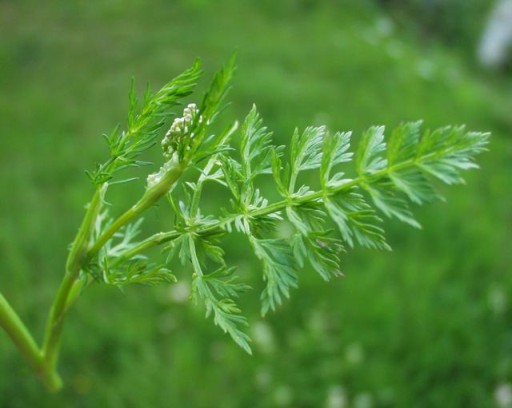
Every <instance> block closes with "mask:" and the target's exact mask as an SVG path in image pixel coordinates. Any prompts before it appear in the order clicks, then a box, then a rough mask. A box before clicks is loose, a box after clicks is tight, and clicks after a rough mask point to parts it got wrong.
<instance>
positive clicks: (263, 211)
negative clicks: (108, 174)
mask: <svg viewBox="0 0 512 408" xmlns="http://www.w3.org/2000/svg"><path fill="white" fill-rule="evenodd" d="M416 165H418V162H417V161H416V160H408V161H404V162H402V163H399V164H397V165H395V166H393V167H390V168H389V167H386V168H384V169H382V170H379V171H376V172H375V173H372V174H367V175H364V176H360V177H357V178H355V179H352V180H350V181H347V182H346V183H344V184H341V185H339V186H337V187H335V188H332V189H330V190H329V191H328V193H327V195H328V196H332V195H336V194H339V193H341V192H342V191H347V190H350V189H351V188H352V187H355V186H358V185H361V184H363V183H365V182H369V181H373V180H378V179H380V178H382V177H385V176H387V175H388V174H391V173H393V172H396V171H400V170H404V169H407V168H409V167H413V166H416ZM325 196H326V192H325V191H315V192H312V193H309V194H306V195H304V196H301V197H293V196H290V197H289V198H286V199H284V200H281V201H278V202H276V203H273V204H270V205H268V206H267V207H264V208H258V209H256V210H252V211H250V212H249V213H247V214H245V216H247V217H250V218H252V217H263V216H265V215H268V214H273V213H276V212H279V211H282V210H284V209H285V208H286V207H289V206H300V205H301V204H303V203H310V202H313V201H315V200H320V199H322V198H323V197H325ZM239 216H240V215H239V214H236V215H231V216H227V217H226V218H223V219H221V220H219V222H217V223H215V224H210V225H208V226H205V227H202V228H198V229H196V230H194V232H195V233H196V234H205V233H208V232H212V231H215V230H217V229H220V228H223V227H224V226H225V225H227V224H230V223H231V222H233V221H234V219H235V218H236V217H239ZM181 235H182V232H180V231H169V232H159V233H157V234H154V235H152V236H150V237H149V238H147V239H145V240H144V241H142V242H141V243H139V244H138V245H137V246H135V247H133V248H131V249H130V250H128V251H126V252H124V253H123V254H121V255H119V257H118V258H117V260H116V264H117V263H120V262H122V261H123V260H126V259H130V258H132V257H134V256H136V255H139V254H140V253H142V252H144V251H145V250H147V249H150V248H153V247H155V246H158V245H162V244H164V243H166V242H170V241H172V240H174V239H176V238H178V237H180V236H181Z"/></svg>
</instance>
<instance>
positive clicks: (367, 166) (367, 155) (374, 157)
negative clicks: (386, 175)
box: [356, 126, 387, 176]
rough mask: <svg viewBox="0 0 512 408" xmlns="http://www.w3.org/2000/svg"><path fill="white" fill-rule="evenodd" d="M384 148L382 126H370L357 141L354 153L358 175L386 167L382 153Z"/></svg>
mask: <svg viewBox="0 0 512 408" xmlns="http://www.w3.org/2000/svg"><path fill="white" fill-rule="evenodd" d="M385 150H386V143H385V142H384V126H372V127H371V128H370V129H368V130H367V131H366V132H365V133H363V136H362V138H361V141H360V142H359V147H358V149H357V154H356V170H357V173H358V174H359V175H360V176H363V175H365V174H371V173H375V172H376V171H379V170H382V169H383V168H385V167H386V164H387V163H386V159H385V158H384V157H382V153H383V152H384V151H385Z"/></svg>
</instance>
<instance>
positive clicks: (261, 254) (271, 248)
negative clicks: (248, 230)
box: [250, 237, 298, 315]
mask: <svg viewBox="0 0 512 408" xmlns="http://www.w3.org/2000/svg"><path fill="white" fill-rule="evenodd" d="M250 242H251V244H252V247H253V249H254V253H255V254H256V256H257V257H258V259H260V260H261V262H262V263H263V279H264V280H265V282H266V286H265V289H264V290H263V293H262V294H261V300H262V308H261V313H262V315H265V314H266V313H267V312H268V311H269V310H275V309H276V308H277V306H279V305H280V304H281V303H282V301H283V298H288V297H289V296H290V289H292V288H295V287H297V280H298V279H297V274H296V272H295V270H296V262H295V259H294V257H293V253H292V250H291V248H290V246H289V244H288V243H287V242H286V241H285V240H280V239H257V238H254V237H250Z"/></svg>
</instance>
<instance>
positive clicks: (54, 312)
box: [43, 188, 102, 371]
mask: <svg viewBox="0 0 512 408" xmlns="http://www.w3.org/2000/svg"><path fill="white" fill-rule="evenodd" d="M101 200H102V189H101V188H99V189H98V190H97V191H96V193H95V194H94V196H93V198H92V200H91V202H90V204H89V207H88V209H87V212H86V214H85V217H84V220H83V221H82V225H81V226H80V229H79V230H78V233H77V236H76V238H75V240H74V241H73V244H72V246H71V251H70V253H69V256H68V260H67V262H66V273H65V275H64V278H63V279H62V282H61V284H60V287H59V290H58V292H57V295H56V297H55V300H54V302H53V305H52V307H51V309H50V314H49V316H48V323H47V325H46V332H45V339H44V345H43V358H44V363H45V365H46V367H47V369H49V370H51V371H54V370H55V368H56V365H57V357H58V353H59V346H60V337H61V333H62V328H63V324H64V316H65V314H66V312H67V311H68V306H69V303H68V298H69V294H70V292H71V291H72V289H73V287H74V285H75V282H76V281H77V280H78V279H79V275H80V270H81V268H82V267H83V265H84V262H85V259H86V256H87V249H88V246H89V243H90V240H91V235H92V232H93V230H94V225H95V222H96V219H97V217H98V213H99V211H100V208H101Z"/></svg>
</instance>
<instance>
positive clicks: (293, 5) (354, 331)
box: [0, 0, 512, 408]
mask: <svg viewBox="0 0 512 408" xmlns="http://www.w3.org/2000/svg"><path fill="white" fill-rule="evenodd" d="M426 3H428V2H426V1H420V0H416V1H397V0H395V1H391V0H389V1H380V2H379V1H376V0H375V1H369V0H368V1H364V0H353V1H349V0H345V1H343V0H338V1H334V0H332V1H327V0H326V1H320V0H318V1H314V0H301V1H293V0H281V1H275V0H273V1H271V0H261V1H258V2H253V1H249V0H247V1H243V0H241V1H235V0H231V1H228V0H219V1H215V2H213V1H207V0H181V1H164V0H155V1H152V2H146V1H142V0H129V1H120V0H102V1H95V2H85V1H78V2H67V1H49V2H36V1H25V0H20V1H9V0H0V189H1V199H0V214H1V216H0V289H1V290H2V292H3V293H4V295H5V296H6V297H7V298H8V299H9V300H10V301H11V302H12V304H13V305H14V306H15V307H16V308H17V310H18V311H19V313H20V314H21V315H22V317H23V318H24V319H26V321H27V324H28V325H29V326H30V327H31V328H32V329H33V330H34V331H35V333H36V335H37V337H38V339H39V338H40V337H41V335H42V332H43V327H44V320H45V316H46V312H47V310H48V308H49V306H50V304H51V301H52V297H53V295H54V293H55V290H56V287H57V285H58V282H59V280H60V278H61V276H62V273H63V265H64V262H65V257H66V253H67V251H66V249H67V246H68V244H69V242H70V241H71V240H72V238H73V236H74V233H75V231H76V229H77V226H78V222H79V220H80V219H81V216H82V214H83V206H84V204H85V203H86V202H87V201H88V199H89V198H90V196H91V193H92V186H91V184H90V183H89V181H88V179H87V178H86V177H85V175H84V172H83V170H84V169H88V168H91V167H92V166H93V164H94V163H95V162H96V161H100V160H102V158H103V157H105V155H106V148H105V145H104V143H103V140H102V138H101V134H102V133H104V132H108V131H110V130H111V129H112V128H113V127H114V126H115V125H116V124H117V123H123V121H124V118H125V116H124V115H125V112H126V108H127V93H128V88H129V83H130V79H131V78H132V77H135V78H136V79H137V80H138V84H139V85H140V86H141V89H142V87H143V85H144V83H145V82H146V81H149V82H151V84H153V86H154V87H155V88H156V87H158V86H160V85H162V84H163V83H164V82H166V81H168V80H169V79H170V78H172V77H173V76H174V75H176V74H178V73H179V72H181V71H182V70H184V69H185V68H187V67H188V66H190V65H191V63H192V62H193V60H194V58H195V57H196V56H200V57H201V58H202V59H203V61H204V66H205V68H206V69H207V70H208V74H209V75H211V73H212V72H213V71H215V70H216V69H218V67H219V66H220V65H221V64H222V63H223V62H225V61H226V60H227V58H228V57H229V55H230V54H231V52H232V51H233V50H234V49H238V53H239V56H238V66H239V69H238V73H237V78H236V81H235V84H234V88H233V90H232V93H231V94H230V97H231V100H232V101H233V104H232V106H231V107H230V108H229V109H228V111H227V112H226V113H225V117H226V118H228V119H232V118H241V117H242V116H243V115H245V114H246V113H247V112H248V110H249V109H250V107H251V105H252V103H253V102H255V103H256V104H257V105H258V107H259V109H260V111H261V113H262V115H263V117H264V119H265V121H266V123H267V125H268V126H269V127H270V128H271V129H273V130H274V131H275V137H276V140H277V142H279V143H287V141H288V140H289V137H290V135H291V133H292V131H293V128H294V127H295V126H298V127H304V126H306V125H308V124H323V123H325V124H327V125H328V126H329V127H330V128H331V129H336V130H338V129H339V130H354V131H355V134H356V135H359V134H360V132H361V130H363V129H365V128H367V127H368V126H370V125H373V124H385V125H387V126H394V125H397V124H398V123H399V122H401V121H405V120H416V119H424V121H425V124H426V126H428V127H436V126H440V125H445V124H461V123H465V124H467V125H468V127H469V128H471V129H474V130H484V131H491V132H492V133H493V137H492V141H491V145H490V152H489V153H486V154H485V155H483V156H482V157H480V158H479V162H480V164H481V167H482V168H481V170H480V171H477V172H472V173H470V174H468V175H467V181H468V183H467V184H468V185H467V186H457V187H454V188H448V189H446V191H445V194H446V196H447V198H448V202H447V203H436V204H433V205H429V206H427V207H424V208H419V209H417V214H418V219H419V220H420V221H421V223H422V224H423V226H424V229H423V230H422V231H414V230H412V229H410V228H409V227H407V226H404V225H399V224H397V223H396V222H387V223H386V229H387V231H388V240H389V243H390V244H391V245H392V247H393V249H394V250H393V252H392V253H385V252H376V251H370V250H363V249H357V250H355V251H353V252H350V253H348V254H346V255H345V256H344V258H343V259H344V260H343V265H342V268H343V271H344V272H345V278H343V279H340V280H337V281H334V282H331V283H329V284H325V283H324V282H323V281H322V280H321V279H320V278H318V277H317V276H315V274H314V273H312V272H309V271H304V273H303V275H302V276H301V285H300V288H299V289H298V290H296V291H294V293H293V296H292V299H291V300H290V301H288V302H287V303H286V305H285V306H284V307H282V308H281V309H280V310H279V311H278V312H277V313H274V314H272V315H271V316H269V317H268V318H266V319H265V320H262V319H261V318H260V317H259V313H258V312H259V307H258V296H259V294H258V292H257V289H259V288H260V287H261V283H260V279H261V278H260V276H261V274H260V271H259V270H258V266H257V265H255V264H254V263H251V262H248V261H247V260H246V258H245V253H244V252H245V250H246V248H245V247H238V246H236V240H234V242H233V245H232V246H231V247H230V248H228V253H229V256H230V258H231V259H232V261H233V262H235V263H236V264H237V265H239V268H240V270H241V271H242V273H243V274H244V275H246V276H248V280H249V283H250V284H251V285H252V286H253V287H254V288H255V290H254V291H252V292H250V293H248V294H247V295H246V296H245V298H244V299H243V300H242V306H243V307H244V309H245V310H246V312H247V314H248V316H249V319H250V321H251V323H252V327H251V334H252V336H253V337H254V340H255V341H254V356H253V357H250V356H248V355H246V354H245V353H244V352H243V351H242V350H240V349H239V348H237V347H236V346H235V345H234V343H233V342H231V341H230V340H229V338H227V337H226V336H225V335H223V334H222V333H221V332H220V331H219V330H218V329H217V328H215V327H214V326H213V324H212V323H211V321H206V320H205V319H204V315H203V311H202V310H200V309H198V308H197V307H195V306H194V305H193V304H191V303H190V302H187V301H184V298H186V295H187V291H186V289H187V288H186V286H185V285H181V286H174V287H173V286H171V287H161V288H141V287H134V288H129V289H127V290H126V291H125V292H124V293H122V292H120V291H119V290H117V289H115V288H110V287H94V288H92V289H91V290H89V291H88V292H87V293H86V294H85V295H84V296H83V297H82V298H81V300H80V302H79V303H78V304H77V306H76V308H75V309H74V310H73V311H72V313H71V315H70V316H69V320H68V322H67V326H66V330H65V334H64V339H63V349H62V356H61V363H60V372H61V374H62V376H63V377H64V379H65V381H66V384H65V388H64V390H63V391H62V392H61V393H60V394H57V395H48V394H46V392H45V391H44V389H43V388H42V387H41V386H40V384H39V383H38V382H37V381H36V380H35V379H34V378H33V377H32V375H31V374H30V372H29V371H28V369H27V368H26V367H25V365H24V363H23V362H22V360H21V359H20V356H19V355H18V354H17V352H16V351H15V350H14V348H13V346H12V345H11V344H10V343H9V341H8V339H7V337H6V336H4V334H3V333H0V407H9V408H11V407H23V408H24V407H69V406H73V407H167V406H174V407H326V408H342V407H356V408H370V407H493V406H510V405H503V404H504V403H506V402H507V398H508V402H509V404H510V403H512V402H511V399H512V304H511V296H512V276H511V274H510V272H511V271H510V264H511V261H512V250H511V248H510V238H511V237H512V234H511V233H512V231H511V229H512V228H511V226H512V209H511V205H510V204H511V198H512V191H511V187H512V182H511V177H512V160H511V158H512V115H511V114H510V112H512V110H511V108H512V80H511V78H512V77H511V75H510V72H509V73H508V74H507V73H506V72H505V73H485V72H482V71H481V70H480V69H479V68H478V67H477V63H476V62H475V57H474V54H475V52H474V50H475V47H476V44H477V40H478V37H479V35H480V33H481V31H482V26H483V24H484V21H485V16H486V14H487V12H488V9H489V6H490V4H491V2H489V1H485V0H471V1H457V0H451V1H445V2H438V6H437V8H428V7H427V6H426ZM431 3H434V2H431ZM441 3H442V6H439V4H441ZM426 7H427V8H426ZM205 84H206V82H205V83H203V89H204V86H205ZM356 139H357V137H356ZM142 188H143V187H142V183H140V184H139V185H133V186H131V189H130V188H129V189H128V190H130V191H128V192H127V193H126V194H123V193H119V194H118V196H119V197H116V198H117V199H118V200H119V202H120V203H121V205H119V206H116V207H115V209H114V210H113V211H114V212H116V211H119V210H120V209H121V208H122V204H123V203H129V201H128V200H129V199H131V198H133V197H137V196H138V195H139V194H140V192H141V191H142ZM443 191H444V190H443ZM211 205H212V206H215V198H214V197H212V204H211ZM159 217H160V215H159V214H158V212H156V211H155V212H153V213H152V212H150V213H149V214H148V216H147V219H148V223H149V225H150V226H151V225H152V226H154V227H155V228H158V225H159V220H160V218H159ZM182 276H183V277H184V275H180V277H182ZM185 280H186V279H185ZM499 401H501V405H498V403H499Z"/></svg>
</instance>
